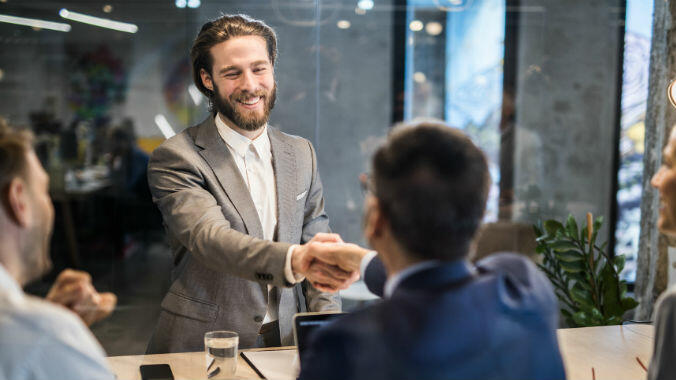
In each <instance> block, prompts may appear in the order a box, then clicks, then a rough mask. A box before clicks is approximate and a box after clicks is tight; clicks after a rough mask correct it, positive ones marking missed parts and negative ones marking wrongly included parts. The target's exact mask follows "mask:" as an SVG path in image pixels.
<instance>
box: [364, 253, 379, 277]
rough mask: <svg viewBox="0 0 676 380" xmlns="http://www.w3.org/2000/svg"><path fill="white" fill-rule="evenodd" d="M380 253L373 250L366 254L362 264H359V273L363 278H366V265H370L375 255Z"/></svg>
mask: <svg viewBox="0 0 676 380" xmlns="http://www.w3.org/2000/svg"><path fill="white" fill-rule="evenodd" d="M377 255H378V252H376V251H371V252H369V253H367V254H366V255H364V257H363V258H362V259H361V264H359V275H360V276H361V278H362V279H364V275H365V274H366V267H368V266H369V264H370V263H371V260H373V258H374V257H376V256H377Z"/></svg>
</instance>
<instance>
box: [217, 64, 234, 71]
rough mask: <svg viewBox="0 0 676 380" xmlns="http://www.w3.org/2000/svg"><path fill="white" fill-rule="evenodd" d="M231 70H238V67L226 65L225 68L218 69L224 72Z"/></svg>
mask: <svg viewBox="0 0 676 380" xmlns="http://www.w3.org/2000/svg"><path fill="white" fill-rule="evenodd" d="M231 70H237V67H235V66H232V65H231V66H225V67H224V68H222V69H220V70H218V72H219V73H224V72H226V71H231Z"/></svg>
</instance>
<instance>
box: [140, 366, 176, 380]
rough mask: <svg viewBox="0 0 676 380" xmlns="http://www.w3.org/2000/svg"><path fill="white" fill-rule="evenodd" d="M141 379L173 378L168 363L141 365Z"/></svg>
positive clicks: (158, 379) (166, 379) (164, 379)
mask: <svg viewBox="0 0 676 380" xmlns="http://www.w3.org/2000/svg"><path fill="white" fill-rule="evenodd" d="M141 379H143V380H174V374H173V373H172V372H171V367H169V364H145V365H142V366H141Z"/></svg>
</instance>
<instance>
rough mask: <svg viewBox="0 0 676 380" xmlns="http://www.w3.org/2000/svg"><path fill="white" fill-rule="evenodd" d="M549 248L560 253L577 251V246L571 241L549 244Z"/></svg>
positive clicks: (558, 241)
mask: <svg viewBox="0 0 676 380" xmlns="http://www.w3.org/2000/svg"><path fill="white" fill-rule="evenodd" d="M549 247H550V248H551V249H553V250H555V251H558V252H563V251H570V250H576V249H577V246H576V245H575V244H574V243H573V242H571V241H566V240H557V241H553V242H551V243H549Z"/></svg>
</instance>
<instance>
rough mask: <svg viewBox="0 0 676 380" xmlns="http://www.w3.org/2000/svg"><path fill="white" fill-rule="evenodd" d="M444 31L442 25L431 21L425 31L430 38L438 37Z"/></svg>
mask: <svg viewBox="0 0 676 380" xmlns="http://www.w3.org/2000/svg"><path fill="white" fill-rule="evenodd" d="M443 30H444V27H443V26H442V25H441V23H439V22H436V21H430V22H428V23H427V26H425V31H426V32H427V34H429V35H430V36H438V35H440V34H441V32H442V31H443Z"/></svg>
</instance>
